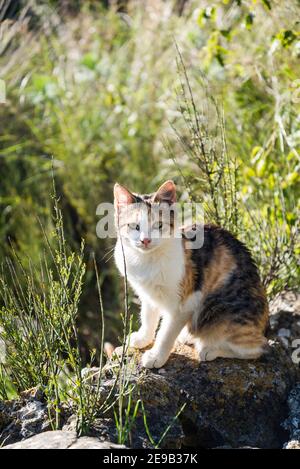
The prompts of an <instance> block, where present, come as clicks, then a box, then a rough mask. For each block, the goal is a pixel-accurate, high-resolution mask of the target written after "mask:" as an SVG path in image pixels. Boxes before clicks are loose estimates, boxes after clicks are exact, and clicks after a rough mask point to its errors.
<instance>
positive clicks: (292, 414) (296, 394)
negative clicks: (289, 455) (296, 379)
mask: <svg viewBox="0 0 300 469" xmlns="http://www.w3.org/2000/svg"><path fill="white" fill-rule="evenodd" d="M287 405H288V417H287V419H286V420H285V421H284V422H283V424H282V426H283V428H285V430H287V431H288V433H289V436H290V441H289V442H287V443H286V444H285V445H284V448H286V449H296V448H297V449H300V384H298V385H297V386H295V387H294V388H293V389H292V391H291V392H290V394H289V397H288V400H287Z"/></svg>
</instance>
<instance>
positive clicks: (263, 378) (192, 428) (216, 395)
mask: <svg viewBox="0 0 300 469" xmlns="http://www.w3.org/2000/svg"><path fill="white" fill-rule="evenodd" d="M115 356H116V354H115ZM117 360H118V359H117V358H115V359H114V360H112V361H111V362H110V364H109V365H107V366H106V368H105V379H102V382H101V391H102V399H103V400H105V398H106V397H107V396H108V394H109V392H110V391H111V390H112V387H113V386H115V378H114V377H115V376H116V364H117ZM139 363H140V353H139V352H135V353H134V354H133V356H132V357H131V358H130V359H128V362H127V365H126V367H125V373H126V380H127V382H128V386H129V387H130V386H131V387H132V389H131V398H132V403H131V408H134V405H135V402H136V401H137V400H138V399H141V400H142V401H143V404H144V411H145V412H143V411H142V408H141V406H140V408H139V412H138V414H137V418H136V421H135V422H134V424H133V426H132V431H131V443H132V446H133V447H149V446H151V444H152V445H153V444H154V443H155V444H157V443H158V441H159V440H160V439H161V437H162V436H163V434H164V432H165V431H166V429H167V428H168V427H170V429H169V431H168V432H167V434H166V436H165V437H164V438H163V441H162V443H161V446H162V447H165V448H174V447H181V446H184V447H187V446H189V447H197V448H216V447H224V446H230V447H233V448H240V447H253V448H256V447H258V448H282V445H283V443H284V442H285V441H287V440H288V429H287V428H283V427H282V425H281V423H282V422H283V421H284V420H285V419H286V418H287V416H288V406H287V399H288V396H289V393H290V391H291V390H292V388H293V387H294V386H295V385H296V382H297V380H299V369H298V367H296V366H295V365H294V364H293V362H292V361H291V358H290V354H289V353H288V352H287V351H286V350H285V349H284V348H283V347H282V345H280V344H279V343H278V342H274V341H272V342H270V352H269V354H268V355H265V356H264V357H262V358H261V359H259V360H256V361H255V360H251V361H250V360H249V361H248V360H230V359H217V360H215V361H212V362H206V363H205V362H203V363H199V361H198V358H197V356H196V353H195V351H194V349H193V348H192V347H188V346H178V348H177V349H176V350H175V351H174V353H173V354H172V355H171V357H170V359H169V361H168V363H167V364H166V365H165V366H164V373H163V374H162V373H161V372H159V370H147V371H145V370H142V369H141V367H140V364H139ZM94 371H95V370H94ZM94 371H93V374H94ZM116 388H117V387H116ZM125 405H126V400H125V402H124V406H125ZM178 412H180V415H179V418H178V419H174V416H175V415H176V414H177V413H178ZM145 415H146V421H147V427H148V429H149V432H150V434H151V438H152V443H151V444H150V443H149V435H147V434H146V433H147V432H146V431H145V425H144V418H145Z"/></svg>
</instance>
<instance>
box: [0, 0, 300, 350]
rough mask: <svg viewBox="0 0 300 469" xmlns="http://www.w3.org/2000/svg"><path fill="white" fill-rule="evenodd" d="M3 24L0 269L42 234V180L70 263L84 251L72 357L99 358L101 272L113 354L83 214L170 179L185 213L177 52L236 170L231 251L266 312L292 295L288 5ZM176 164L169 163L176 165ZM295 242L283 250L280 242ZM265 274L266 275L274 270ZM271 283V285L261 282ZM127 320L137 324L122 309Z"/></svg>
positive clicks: (139, 6) (292, 34) (89, 223)
mask: <svg viewBox="0 0 300 469" xmlns="http://www.w3.org/2000/svg"><path fill="white" fill-rule="evenodd" d="M1 5H2V8H1V10H0V20H1V30H0V78H1V79H2V80H4V81H5V84H6V91H7V98H6V103H5V104H0V176H1V183H0V256H1V258H2V259H4V258H5V256H10V255H11V249H12V246H13V247H14V249H15V250H16V251H17V253H18V255H19V256H20V258H21V259H22V260H23V262H24V263H25V264H26V262H27V260H28V256H30V258H31V259H32V260H33V262H35V263H38V262H39V257H40V254H41V252H42V251H43V242H44V241H43V238H42V236H41V230H40V226H39V220H38V219H40V220H41V221H42V223H43V225H44V227H45V229H46V231H47V232H48V233H49V235H50V234H51V232H52V230H53V221H52V207H53V199H52V198H51V192H52V166H53V172H54V177H55V182H56V189H57V193H58V195H59V197H60V203H61V207H62V211H63V215H64V221H65V228H66V235H67V240H68V243H69V245H70V246H71V247H72V249H73V250H75V251H76V250H79V246H80V242H81V239H82V238H84V239H85V240H86V251H85V256H86V261H87V267H88V268H87V275H86V282H85V289H84V291H83V296H82V301H81V311H80V330H81V337H82V344H83V349H85V348H86V345H87V344H88V346H89V347H97V346H98V344H99V337H98V336H97V334H96V333H95V331H96V329H97V327H96V323H97V321H98V320H99V310H98V298H97V291H96V285H95V274H94V267H93V260H92V254H93V253H94V252H95V254H96V258H97V261H98V263H99V265H100V271H101V279H102V280H101V281H102V293H103V297H104V307H105V318H106V334H105V338H106V340H110V341H112V342H113V343H117V341H118V334H119V332H120V312H122V309H123V288H122V281H121V280H120V278H119V276H118V274H117V272H116V268H115V266H114V263H113V259H111V254H112V253H110V249H111V248H112V247H113V244H114V241H113V240H111V239H110V240H99V239H98V238H97V236H96V224H97V221H98V219H99V217H97V215H96V208H97V206H98V204H99V203H101V202H104V201H112V188H113V185H114V183H115V181H119V182H121V183H124V184H125V185H126V186H128V187H129V188H132V190H135V191H142V192H147V191H152V190H153V189H154V188H156V186H158V185H159V184H160V183H161V182H163V180H165V179H166V178H174V180H175V181H176V183H177V184H178V186H179V192H180V193H181V194H182V198H183V199H184V197H185V196H186V187H187V185H188V186H189V188H190V189H191V190H192V192H193V193H194V194H196V195H197V200H200V201H205V198H206V190H205V184H204V181H203V180H202V177H201V174H200V172H199V173H198V170H197V162H195V161H191V158H190V157H189V155H188V154H187V153H186V152H185V151H184V148H183V147H182V146H181V145H179V144H178V139H177V137H176V134H175V132H174V130H173V127H175V128H176V130H177V132H179V133H180V135H181V138H182V139H184V138H186V139H188V138H189V135H188V133H187V130H186V128H185V125H184V122H183V119H182V109H181V108H180V103H179V102H178V87H179V86H180V73H178V52H177V50H176V44H177V47H178V49H179V50H180V52H181V54H182V58H183V61H184V64H185V67H186V70H187V73H188V75H189V79H190V82H191V86H192V89H193V95H194V99H195V103H196V105H197V106H199V108H201V106H203V103H204V102H205V93H204V91H203V77H205V82H206V83H208V86H209V93H210V95H211V96H213V98H214V99H215V100H217V101H218V102H219V103H220V105H221V107H222V108H223V110H224V116H225V124H226V125H225V127H226V137H227V149H228V153H229V154H230V155H233V157H234V158H235V161H236V163H237V168H238V177H237V181H238V184H237V186H236V188H235V191H236V196H237V199H238V203H239V210H240V212H241V214H242V226H243V228H241V229H240V231H239V233H238V234H239V236H240V237H241V238H242V239H244V240H245V241H246V242H247V244H248V245H249V246H250V247H251V248H252V250H253V253H254V255H255V258H256V260H257V262H258V264H259V267H260V269H261V271H262V274H263V277H264V279H266V285H267V286H268V292H269V294H270V297H272V296H274V295H275V293H276V292H277V291H279V290H280V289H287V288H295V287H296V286H297V285H299V264H298V263H297V259H298V258H299V244H298V242H297V240H295V233H296V230H297V223H298V214H299V212H298V210H299V206H300V205H299V193H300V175H299V168H300V157H299V153H300V114H299V111H300V63H299V59H300V1H299V0H287V1H284V2H283V1H275V0H274V1H272V0H248V1H244V0H218V1H209V2H208V1H204V0H200V1H192V0H190V1H189V0H186V1H184V0H173V1H172V0H166V1H162V0H148V1H127V2H126V1H123V2H121V1H119V2H118V1H106V2H105V1H93V2H84V1H79V0H78V1H75V2H74V1H72V2H71V1H63V0H62V1H6V2H5V1H4V4H3V2H2V4H1ZM174 160H175V161H176V163H174ZM291 239H292V241H291ZM272 269H273V270H272ZM275 269H277V271H276V272H277V273H276V275H273V274H272V272H274V271H275ZM132 308H133V309H134V308H136V305H135V302H134V301H133V303H132Z"/></svg>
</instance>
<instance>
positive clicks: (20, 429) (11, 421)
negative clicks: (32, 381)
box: [0, 388, 50, 444]
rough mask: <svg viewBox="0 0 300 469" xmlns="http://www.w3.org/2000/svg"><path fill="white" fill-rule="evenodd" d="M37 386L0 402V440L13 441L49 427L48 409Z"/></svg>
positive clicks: (4, 441) (3, 441) (4, 442)
mask: <svg viewBox="0 0 300 469" xmlns="http://www.w3.org/2000/svg"><path fill="white" fill-rule="evenodd" d="M39 399H43V396H42V393H41V391H40V390H39V389H38V388H33V389H30V390H28V391H25V392H23V393H22V394H21V396H20V399H19V400H16V401H10V402H1V403H0V442H1V443H2V444H9V443H14V442H16V441H19V440H23V439H25V438H30V437H31V436H33V435H36V434H37V433H41V432H44V431H47V430H49V429H50V422H49V415H48V409H47V405H46V403H45V402H42V401H40V400H39Z"/></svg>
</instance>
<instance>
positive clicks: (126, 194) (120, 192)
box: [114, 183, 135, 207]
mask: <svg viewBox="0 0 300 469" xmlns="http://www.w3.org/2000/svg"><path fill="white" fill-rule="evenodd" d="M114 198H115V201H114V203H115V207H120V206H122V205H129V204H133V203H134V202H135V197H134V195H133V194H132V193H131V192H130V191H129V190H128V189H126V187H123V186H121V185H120V184H118V183H116V184H115V187H114Z"/></svg>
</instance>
